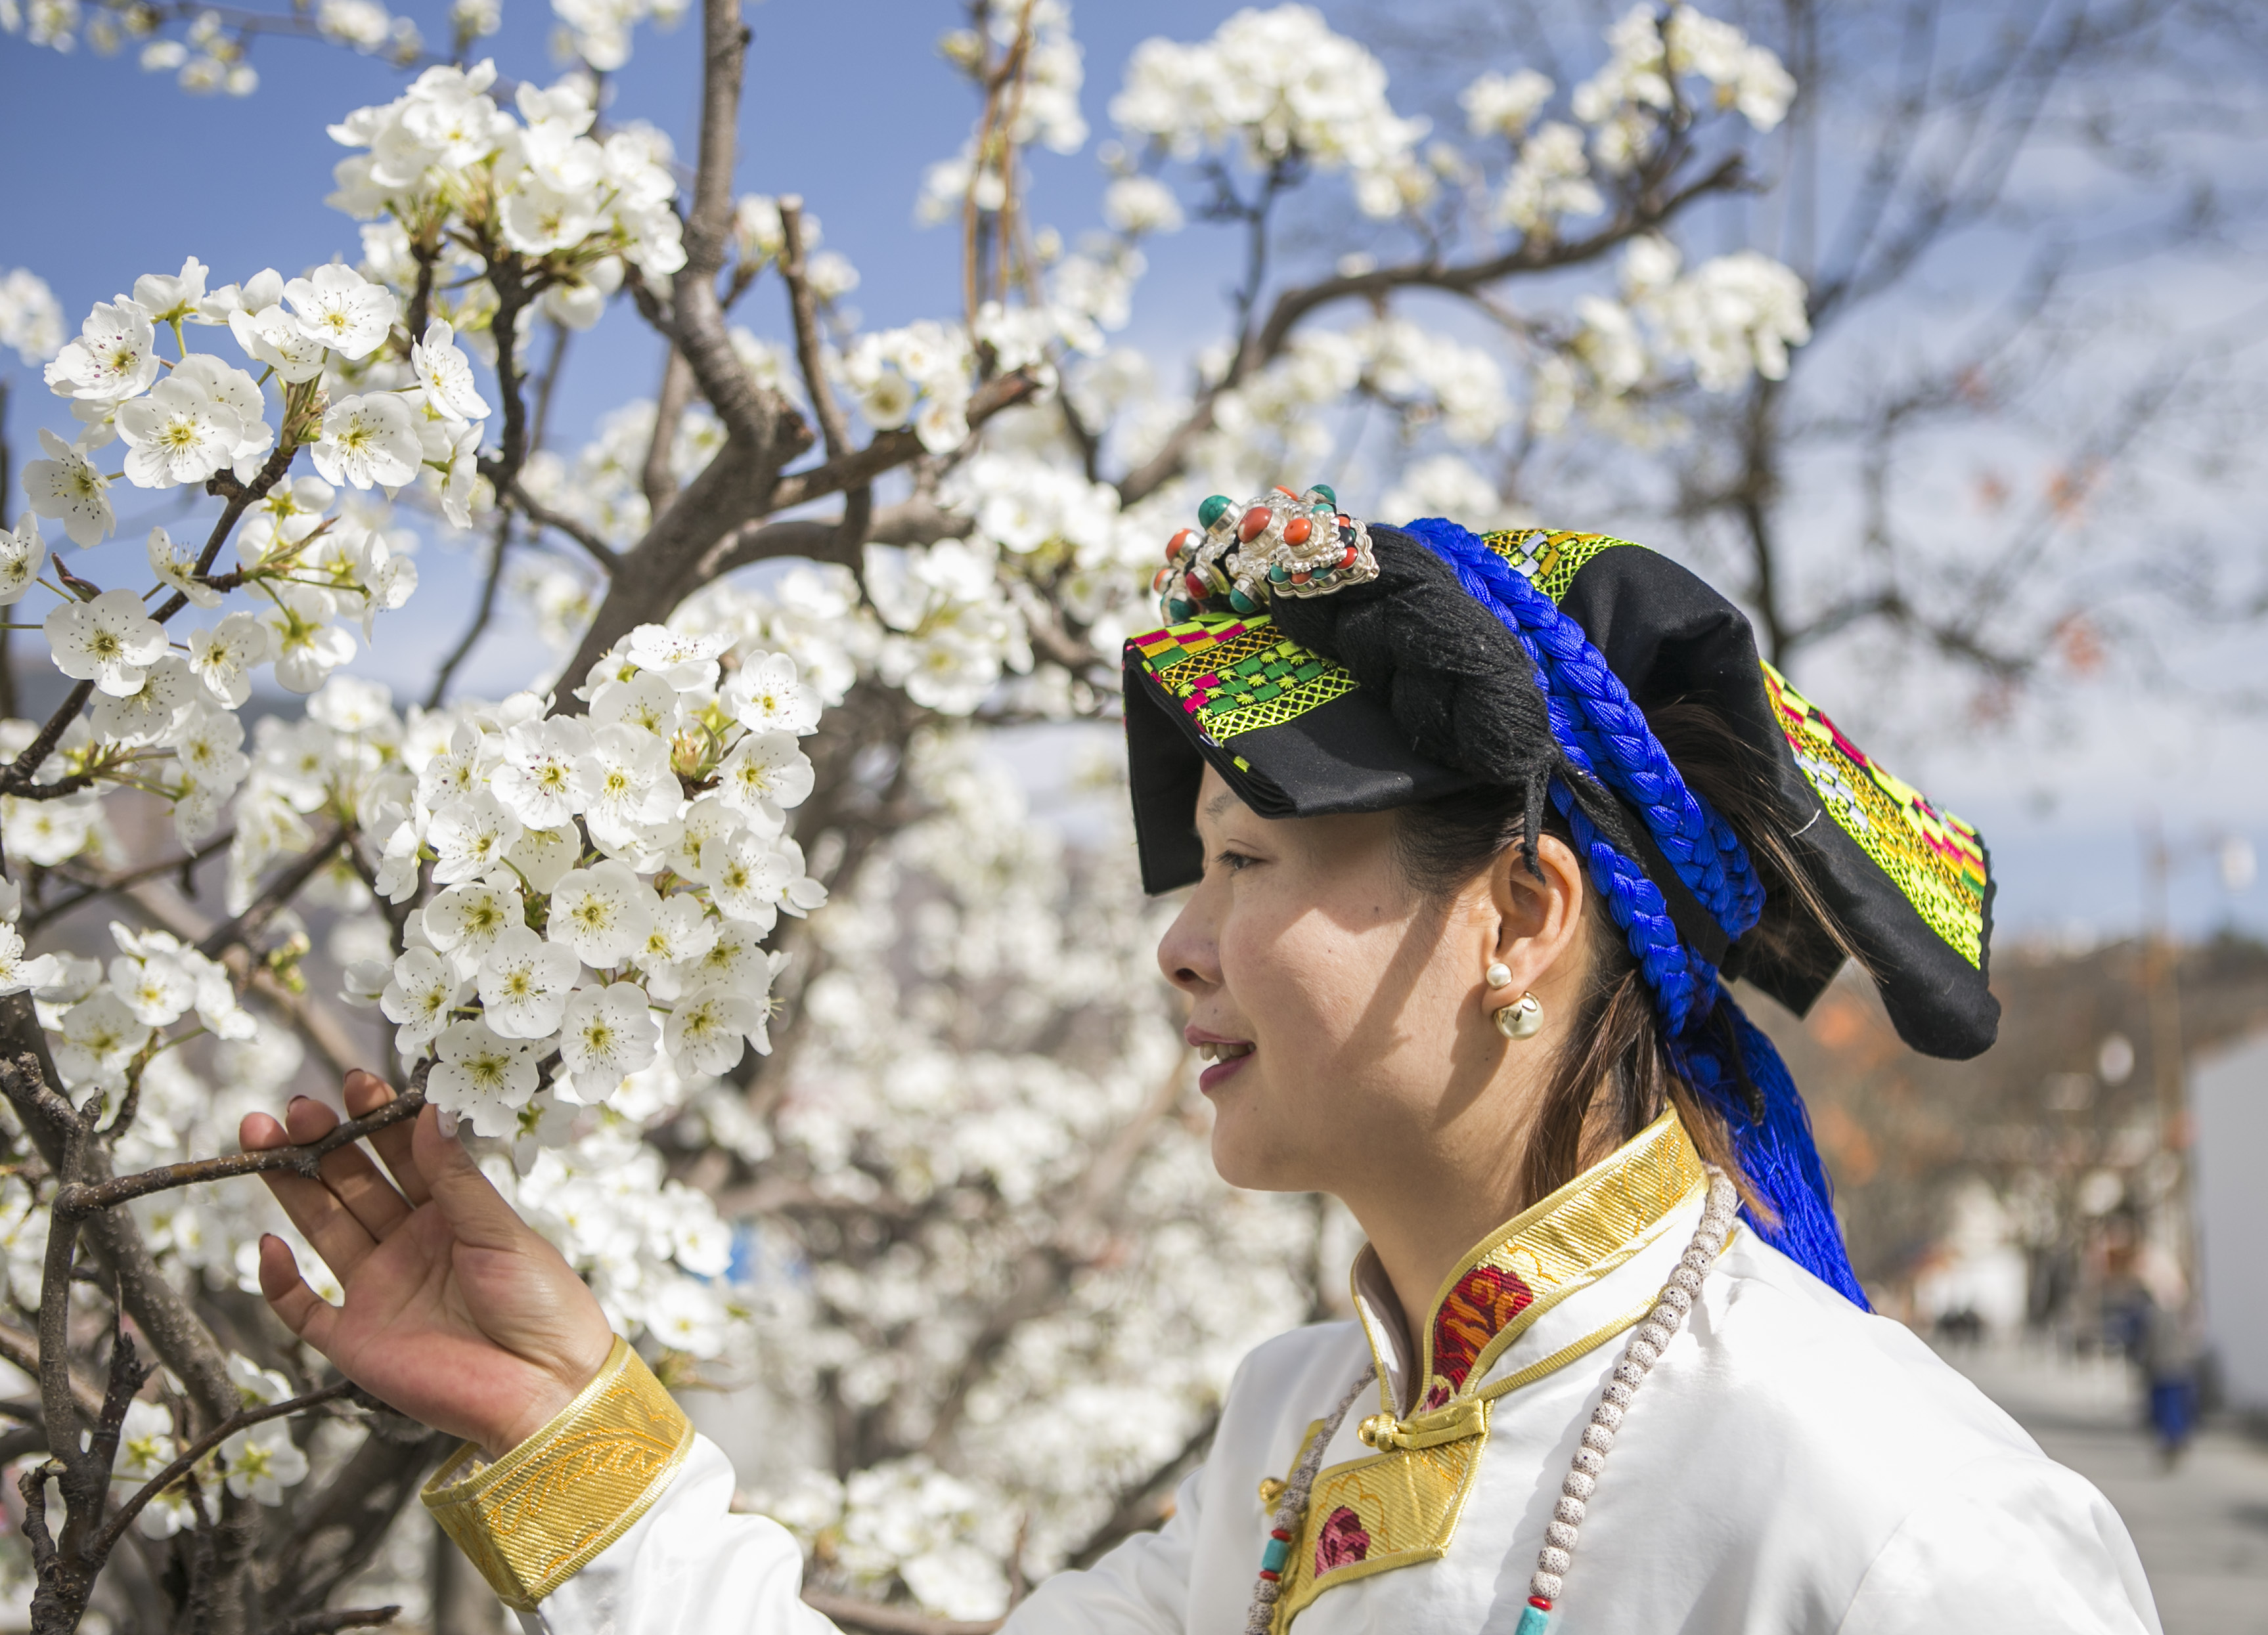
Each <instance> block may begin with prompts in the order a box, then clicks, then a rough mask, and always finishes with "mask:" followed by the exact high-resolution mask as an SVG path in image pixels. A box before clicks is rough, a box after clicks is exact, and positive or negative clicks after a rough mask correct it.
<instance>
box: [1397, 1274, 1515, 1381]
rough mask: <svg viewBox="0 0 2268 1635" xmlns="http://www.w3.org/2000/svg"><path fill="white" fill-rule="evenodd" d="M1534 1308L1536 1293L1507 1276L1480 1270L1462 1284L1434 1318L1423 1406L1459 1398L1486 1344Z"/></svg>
mask: <svg viewBox="0 0 2268 1635" xmlns="http://www.w3.org/2000/svg"><path fill="white" fill-rule="evenodd" d="M1534 1304H1535V1290H1534V1289H1532V1288H1530V1287H1528V1285H1527V1284H1526V1283H1524V1282H1523V1281H1521V1279H1520V1278H1519V1277H1517V1276H1515V1275H1514V1274H1513V1273H1512V1272H1505V1271H1501V1270H1499V1268H1497V1267H1495V1266H1491V1265H1477V1266H1475V1267H1474V1268H1473V1269H1472V1270H1471V1271H1470V1272H1466V1273H1465V1275H1464V1276H1462V1277H1461V1278H1459V1279H1457V1282H1456V1287H1454V1288H1452V1289H1451V1290H1450V1291H1449V1294H1448V1298H1447V1299H1446V1300H1444V1301H1442V1302H1441V1309H1440V1310H1439V1311H1436V1312H1435V1313H1434V1314H1433V1378H1432V1383H1431V1386H1430V1388H1429V1389H1427V1391H1426V1392H1425V1403H1424V1404H1423V1405H1424V1406H1425V1407H1426V1408H1438V1407H1440V1405H1441V1404H1443V1403H1445V1402H1447V1401H1448V1400H1449V1398H1450V1397H1453V1396H1454V1395H1455V1394H1456V1390H1457V1388H1458V1387H1459V1386H1461V1385H1462V1384H1463V1383H1464V1382H1465V1376H1466V1375H1468V1374H1470V1373H1471V1372H1472V1368H1473V1363H1474V1361H1475V1360H1476V1359H1477V1358H1478V1357H1479V1356H1480V1354H1481V1352H1482V1351H1483V1350H1484V1348H1485V1347H1486V1346H1487V1345H1488V1343H1489V1342H1490V1341H1491V1340H1492V1339H1494V1338H1496V1337H1497V1336H1498V1335H1499V1334H1501V1333H1502V1332H1503V1331H1504V1327H1505V1324H1506V1323H1510V1322H1511V1321H1512V1320H1513V1318H1514V1317H1516V1316H1519V1315H1520V1314H1521V1312H1523V1311H1525V1310H1527V1309H1528V1307H1530V1306H1532V1305H1534Z"/></svg>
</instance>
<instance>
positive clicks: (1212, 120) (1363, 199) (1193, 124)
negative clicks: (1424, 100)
mask: <svg viewBox="0 0 2268 1635" xmlns="http://www.w3.org/2000/svg"><path fill="white" fill-rule="evenodd" d="M1110 117H1111V118H1112V120H1113V121H1116V123H1117V125H1118V127H1119V128H1120V129H1122V130H1123V131H1124V132H1126V133H1127V134H1128V135H1129V136H1133V137H1136V138H1139V139H1145V140H1148V141H1151V142H1154V143H1157V144H1158V145H1159V146H1160V147H1161V148H1162V149H1163V150H1165V151H1166V152H1167V153H1169V154H1170V155H1172V157H1174V158H1177V159H1181V160H1184V161H1188V160H1194V159H1197V158H1202V157H1203V156H1204V155H1205V154H1207V153H1213V152H1222V151H1227V152H1233V153H1234V154H1235V155H1236V156H1237V157H1238V158H1241V160H1242V161H1243V162H1244V163H1245V164H1246V165H1249V166H1251V167H1252V168H1253V169H1255V170H1261V171H1264V170H1266V169H1268V168H1269V167H1270V165H1276V164H1278V163H1279V162H1285V161H1294V160H1296V161H1303V162H1305V163H1307V164H1310V165H1314V166H1315V167H1316V168H1317V169H1319V170H1323V171H1338V170H1344V171H1345V172H1347V173H1348V175H1349V177H1350V178H1351V180H1352V182H1353V184H1354V194H1355V202H1356V203H1357V204H1358V205H1359V207H1360V209H1362V211H1363V213H1364V214H1365V215H1366V216H1379V217H1390V216H1399V215H1401V214H1402V213H1403V211H1405V210H1409V209H1414V208H1416V207H1418V206H1419V205H1422V204H1424V203H1425V202H1427V201H1429V200H1430V199H1432V196H1433V194H1434V193H1435V191H1436V188H1437V186H1438V181H1437V178H1436V176H1435V175H1434V173H1433V172H1432V171H1431V170H1430V169H1429V168H1428V167H1427V166H1426V165H1425V164H1424V163H1423V162H1422V161H1421V159H1420V158H1419V157H1418V143H1419V142H1420V141H1421V140H1422V139H1423V138H1424V136H1425V132H1426V129H1427V124H1426V121H1424V120H1422V119H1405V118H1403V117H1402V116H1401V115H1399V114H1395V111H1394V108H1393V106H1392V105H1391V104H1390V103H1389V102H1388V100H1387V97H1386V70H1385V69H1384V68H1383V67H1382V66H1381V64H1380V63H1379V61H1378V59H1377V58H1376V57H1374V56H1373V55H1371V54H1370V53H1369V52H1367V51H1366V50H1365V49H1363V48H1362V47H1360V46H1359V45H1357V44H1356V43H1355V42H1354V41H1352V40H1349V39H1347V38H1346V37H1345V36H1344V35H1342V34H1339V33H1334V32H1333V31H1332V29H1331V28H1330V26H1329V25H1328V24H1326V23H1325V22H1324V21H1323V18H1322V13H1321V12H1319V11H1315V10H1314V8H1313V7H1312V6H1305V5H1279V6H1276V7H1274V8H1272V9H1270V10H1268V11H1257V10H1251V11H1239V12H1237V13H1236V14H1235V15H1234V16H1233V17H1232V18H1229V19H1228V20H1227V21H1226V23H1223V24H1222V25H1221V26H1220V28H1219V31H1218V32H1216V33H1214V35H1213V37H1212V38H1211V39H1210V40H1205V41H1204V42H1202V43H1200V44H1197V45H1182V44H1180V43H1179V42H1177V41H1175V40H1162V39H1160V40H1145V41H1144V42H1143V43H1142V44H1141V45H1139V46H1138V47H1137V48H1135V51H1134V55H1133V57H1132V58H1131V60H1130V62H1129V63H1128V65H1127V70H1126V83H1125V85H1124V88H1123V90H1121V91H1120V92H1119V93H1118V95H1117V96H1116V97H1115V98H1113V99H1111V103H1110Z"/></svg>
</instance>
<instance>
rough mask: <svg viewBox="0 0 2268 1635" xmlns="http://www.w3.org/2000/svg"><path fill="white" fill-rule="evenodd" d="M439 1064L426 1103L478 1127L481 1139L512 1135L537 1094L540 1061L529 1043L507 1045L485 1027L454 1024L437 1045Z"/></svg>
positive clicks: (427, 1085)
mask: <svg viewBox="0 0 2268 1635" xmlns="http://www.w3.org/2000/svg"><path fill="white" fill-rule="evenodd" d="M434 1052H435V1054H436V1055H437V1056H438V1058H439V1059H438V1063H437V1064H436V1065H435V1067H434V1068H433V1071H432V1073H431V1075H430V1076H428V1078H427V1079H426V1081H425V1099H426V1100H428V1101H429V1102H431V1103H432V1104H433V1105H434V1106H436V1107H438V1108H439V1109H441V1110H442V1111H444V1112H450V1113H456V1114H458V1115H460V1117H464V1118H470V1119H471V1120H472V1121H473V1128H474V1129H475V1131H476V1132H478V1133H480V1134H482V1135H487V1136H498V1135H509V1134H511V1133H512V1132H513V1131H514V1130H515V1129H516V1128H517V1127H518V1125H519V1118H518V1114H519V1109H521V1108H522V1107H525V1106H527V1102H528V1098H529V1097H530V1096H534V1094H535V1087H536V1080H537V1074H536V1067H535V1059H534V1054H533V1052H531V1050H530V1048H529V1045H528V1044H527V1041H525V1040H521V1039H508V1038H505V1037H503V1036H502V1035H501V1034H499V1033H497V1031H496V1030H493V1029H492V1028H490V1026H489V1025H488V1024H487V1023H483V1022H471V1021H468V1022H453V1023H450V1024H449V1025H448V1026H447V1027H446V1028H445V1029H443V1030H442V1031H441V1035H440V1037H439V1038H438V1041H436V1043H435V1045H434Z"/></svg>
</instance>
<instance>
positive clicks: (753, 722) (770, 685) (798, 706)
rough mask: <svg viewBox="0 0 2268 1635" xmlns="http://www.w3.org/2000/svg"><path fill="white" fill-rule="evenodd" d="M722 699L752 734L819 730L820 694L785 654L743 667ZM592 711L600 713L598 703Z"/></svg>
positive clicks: (800, 733)
mask: <svg viewBox="0 0 2268 1635" xmlns="http://www.w3.org/2000/svg"><path fill="white" fill-rule="evenodd" d="M719 697H720V699H721V700H722V702H723V704H724V706H725V708H726V709H728V710H730V711H731V712H732V714H733V720H735V721H737V722H740V724H741V725H742V726H744V727H746V728H747V730H749V731H750V732H751V733H770V732H786V733H792V734H794V735H795V736H796V737H808V736H809V735H810V734H812V733H814V732H816V731H817V730H819V708H820V704H819V694H818V693H815V692H814V691H813V690H812V689H811V688H810V687H808V686H805V685H804V684H803V683H802V682H801V681H799V680H798V679H797V678H796V668H795V660H793V659H792V658H791V657H789V656H787V655H786V654H784V653H767V654H765V655H763V656H762V657H760V658H756V659H755V660H753V661H752V662H750V663H747V664H742V665H741V666H740V669H738V670H736V671H733V674H732V677H731V678H730V679H728V680H727V681H726V682H725V686H724V690H723V692H722V693H721V694H720V695H719ZM591 711H592V714H593V715H596V714H597V713H598V701H597V700H595V699H594V700H593V701H592V705H591Z"/></svg>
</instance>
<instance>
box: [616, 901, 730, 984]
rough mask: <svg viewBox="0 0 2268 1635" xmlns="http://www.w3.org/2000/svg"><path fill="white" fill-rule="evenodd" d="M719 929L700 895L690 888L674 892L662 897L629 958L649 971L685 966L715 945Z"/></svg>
mask: <svg viewBox="0 0 2268 1635" xmlns="http://www.w3.org/2000/svg"><path fill="white" fill-rule="evenodd" d="M717 934H718V922H717V921H716V920H711V918H709V916H708V915H707V914H706V913H703V910H702V907H701V899H700V898H697V897H696V896H694V895H693V894H692V893H691V892H689V891H678V892H673V893H672V894H671V895H669V896H667V897H665V898H662V899H661V906H660V908H659V910H658V911H657V912H656V913H655V914H654V917H653V923H652V925H650V926H648V927H646V931H645V935H644V937H642V938H641V939H640V940H639V942H638V945H637V948H636V949H632V950H631V954H630V957H631V958H633V959H635V960H636V961H637V963H638V964H639V965H640V966H642V967H643V968H644V969H645V970H646V971H654V970H657V969H659V968H660V967H663V966H673V965H674V966H684V965H686V964H688V963H689V962H690V961H693V960H697V959H699V958H700V957H702V956H703V954H705V953H707V952H708V951H709V949H711V947H713V946H714V945H715V944H716V942H717Z"/></svg>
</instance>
